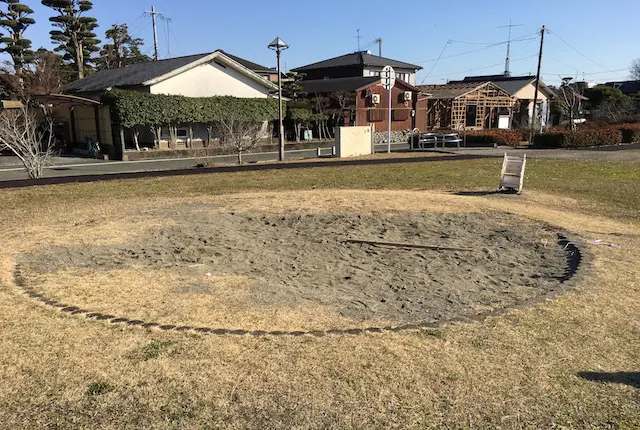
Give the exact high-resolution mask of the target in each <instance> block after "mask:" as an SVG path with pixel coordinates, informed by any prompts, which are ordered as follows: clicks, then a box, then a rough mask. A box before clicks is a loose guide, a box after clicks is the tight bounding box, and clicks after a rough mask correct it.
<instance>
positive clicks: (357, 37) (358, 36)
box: [356, 29, 362, 52]
mask: <svg viewBox="0 0 640 430" xmlns="http://www.w3.org/2000/svg"><path fill="white" fill-rule="evenodd" d="M356 39H358V52H360V39H362V36H360V29H357V30H356Z"/></svg>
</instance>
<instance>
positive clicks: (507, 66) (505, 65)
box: [498, 18, 522, 77]
mask: <svg viewBox="0 0 640 430" xmlns="http://www.w3.org/2000/svg"><path fill="white" fill-rule="evenodd" d="M512 27H522V24H511V18H509V25H501V26H500V27H498V28H508V29H509V39H507V59H506V60H505V62H504V75H505V76H506V77H509V76H511V71H510V70H509V63H510V62H511V28H512Z"/></svg>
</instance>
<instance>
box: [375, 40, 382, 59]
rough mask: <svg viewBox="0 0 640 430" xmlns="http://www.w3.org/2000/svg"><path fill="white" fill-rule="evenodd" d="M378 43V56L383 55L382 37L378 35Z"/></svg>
mask: <svg viewBox="0 0 640 430" xmlns="http://www.w3.org/2000/svg"><path fill="white" fill-rule="evenodd" d="M376 43H377V44H378V57H382V38H381V37H378V38H377V39H376Z"/></svg>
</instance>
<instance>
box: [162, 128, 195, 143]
mask: <svg viewBox="0 0 640 430" xmlns="http://www.w3.org/2000/svg"><path fill="white" fill-rule="evenodd" d="M177 137H178V139H187V138H188V137H189V129H188V128H186V127H179V128H178V133H177ZM160 139H161V140H169V139H171V134H170V133H169V127H166V126H165V127H162V133H161V134H160Z"/></svg>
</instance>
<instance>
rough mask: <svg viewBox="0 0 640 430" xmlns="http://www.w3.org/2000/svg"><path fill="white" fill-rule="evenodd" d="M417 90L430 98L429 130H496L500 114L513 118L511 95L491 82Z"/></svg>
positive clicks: (514, 104)
mask: <svg viewBox="0 0 640 430" xmlns="http://www.w3.org/2000/svg"><path fill="white" fill-rule="evenodd" d="M420 89H421V90H422V91H423V92H426V93H429V94H430V95H431V96H430V97H429V99H428V108H427V127H428V128H451V129H454V130H460V129H463V128H468V129H483V128H496V127H497V126H498V116H499V115H501V114H505V115H509V118H510V119H512V118H513V111H514V107H515V106H516V103H517V100H516V99H515V97H514V96H512V95H511V94H509V93H507V92H506V91H505V90H503V89H502V88H500V87H498V86H497V85H496V84H494V83H491V82H480V83H478V82H473V83H459V84H446V85H425V86H421V87H420Z"/></svg>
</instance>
